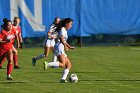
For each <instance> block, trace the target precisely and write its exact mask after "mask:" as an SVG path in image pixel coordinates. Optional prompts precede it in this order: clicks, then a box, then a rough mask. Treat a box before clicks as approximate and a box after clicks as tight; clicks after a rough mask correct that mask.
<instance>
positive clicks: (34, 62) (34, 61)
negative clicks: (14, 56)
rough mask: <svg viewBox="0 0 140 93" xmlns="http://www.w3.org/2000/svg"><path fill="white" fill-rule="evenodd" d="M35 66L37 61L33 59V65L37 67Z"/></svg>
mask: <svg viewBox="0 0 140 93" xmlns="http://www.w3.org/2000/svg"><path fill="white" fill-rule="evenodd" d="M35 64H36V59H35V58H32V65H33V66H35Z"/></svg>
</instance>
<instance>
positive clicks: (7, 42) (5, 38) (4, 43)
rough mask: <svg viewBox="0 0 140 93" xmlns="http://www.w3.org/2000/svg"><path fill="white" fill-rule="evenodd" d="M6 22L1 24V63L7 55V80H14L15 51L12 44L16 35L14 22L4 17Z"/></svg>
mask: <svg viewBox="0 0 140 93" xmlns="http://www.w3.org/2000/svg"><path fill="white" fill-rule="evenodd" d="M3 22H4V24H3V25H2V26H1V27H2V31H1V32H0V63H1V62H2V61H3V59H4V58H5V57H6V59H7V60H8V64H7V80H12V79H13V78H12V77H11V73H12V62H13V52H12V46H13V42H14V39H15V37H17V36H16V33H15V31H13V30H12V22H11V21H10V20H7V19H6V18H4V19H3Z"/></svg>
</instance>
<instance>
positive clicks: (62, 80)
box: [60, 79, 68, 83]
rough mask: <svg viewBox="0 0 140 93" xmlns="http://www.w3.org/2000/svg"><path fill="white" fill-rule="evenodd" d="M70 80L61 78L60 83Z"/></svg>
mask: <svg viewBox="0 0 140 93" xmlns="http://www.w3.org/2000/svg"><path fill="white" fill-rule="evenodd" d="M67 82H68V81H67V80H64V79H61V80H60V83H67Z"/></svg>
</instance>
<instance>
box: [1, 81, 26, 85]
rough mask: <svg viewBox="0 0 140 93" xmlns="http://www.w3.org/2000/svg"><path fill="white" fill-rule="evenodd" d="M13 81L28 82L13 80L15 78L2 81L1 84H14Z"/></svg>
mask: <svg viewBox="0 0 140 93" xmlns="http://www.w3.org/2000/svg"><path fill="white" fill-rule="evenodd" d="M13 83H28V82H26V81H13V80H10V81H9V80H7V81H1V82H0V84H13Z"/></svg>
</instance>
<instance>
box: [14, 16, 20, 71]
mask: <svg viewBox="0 0 140 93" xmlns="http://www.w3.org/2000/svg"><path fill="white" fill-rule="evenodd" d="M19 23H20V18H19V17H14V21H13V29H14V30H15V31H16V34H17V37H18V38H17V43H18V48H19V47H20V44H22V42H23V39H22V36H21V28H20V26H19ZM12 50H13V61H14V68H15V69H19V68H20V67H19V66H18V51H17V49H16V48H15V47H14V45H13V46H12Z"/></svg>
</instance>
